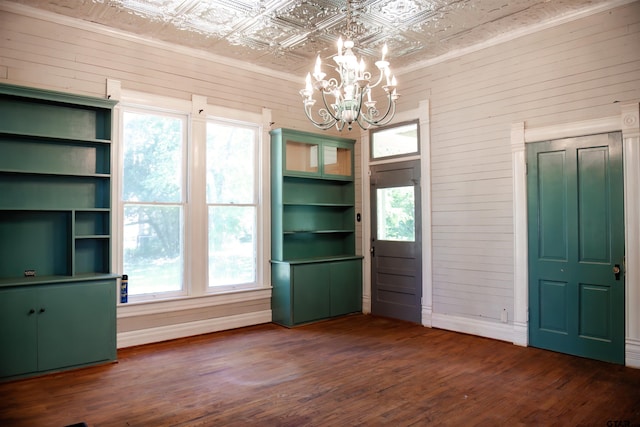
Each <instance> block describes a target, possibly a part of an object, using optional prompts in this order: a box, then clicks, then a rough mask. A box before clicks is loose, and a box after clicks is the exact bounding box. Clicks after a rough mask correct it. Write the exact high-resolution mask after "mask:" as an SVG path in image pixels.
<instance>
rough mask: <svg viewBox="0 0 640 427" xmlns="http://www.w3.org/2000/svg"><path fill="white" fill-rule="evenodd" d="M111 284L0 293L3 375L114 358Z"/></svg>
mask: <svg viewBox="0 0 640 427" xmlns="http://www.w3.org/2000/svg"><path fill="white" fill-rule="evenodd" d="M115 298H116V288H115V286H114V284H113V282H112V281H110V280H106V281H88V282H77V283H74V282H72V283H64V284H46V285H36V286H18V287H11V288H5V289H2V290H1V291H0V347H1V348H2V351H1V352H0V377H13V376H19V375H25V374H30V373H36V372H47V371H54V370H59V369H64V368H68V367H74V366H82V365H86V364H91V363H98V362H104V361H109V360H114V359H115V358H116V330H115V317H116V313H115V303H114V301H115Z"/></svg>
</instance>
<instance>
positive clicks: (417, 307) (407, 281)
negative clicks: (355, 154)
mask: <svg viewBox="0 0 640 427" xmlns="http://www.w3.org/2000/svg"><path fill="white" fill-rule="evenodd" d="M419 183H420V163H419V162H418V161H409V162H399V163H393V164H385V165H379V166H372V167H371V217H372V224H371V237H372V239H371V270H372V271H371V300H372V301H371V311H372V313H373V314H375V315H379V316H386V317H393V318H397V319H402V320H408V321H410V322H416V323H420V322H421V320H422V307H421V300H422V250H421V241H422V240H421V234H420V230H421V228H420V227H421V225H420V224H421V222H420V185H419Z"/></svg>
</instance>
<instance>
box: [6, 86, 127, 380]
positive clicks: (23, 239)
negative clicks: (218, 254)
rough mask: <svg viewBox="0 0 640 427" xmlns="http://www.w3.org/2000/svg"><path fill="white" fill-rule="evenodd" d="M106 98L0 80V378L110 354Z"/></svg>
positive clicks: (113, 279)
mask: <svg viewBox="0 0 640 427" xmlns="http://www.w3.org/2000/svg"><path fill="white" fill-rule="evenodd" d="M115 104H116V102H114V101H110V100H107V99H101V98H93V97H87V96H78V95H73V94H67V93H62V92H53V91H48V90H41V89H34V88H28V87H21V86H13V85H6V84H0V348H2V349H3V350H2V354H0V378H14V377H19V376H26V375H33V374H36V373H41V372H50V371H55V370H60V369H67V368H70V367H75V366H85V365H88V364H94V363H100V362H105V361H109V360H114V359H115V357H116V350H115V349H116V343H115V334H116V332H115V304H116V300H115V298H116V288H117V278H118V275H116V274H113V273H112V272H111V172H112V167H111V123H112V114H113V108H114V106H115Z"/></svg>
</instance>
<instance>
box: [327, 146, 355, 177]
mask: <svg viewBox="0 0 640 427" xmlns="http://www.w3.org/2000/svg"><path fill="white" fill-rule="evenodd" d="M352 157H353V153H352V148H351V147H350V146H345V145H342V144H331V143H325V144H323V146H322V173H323V175H324V176H327V177H334V178H351V177H353V170H352V166H353V160H352Z"/></svg>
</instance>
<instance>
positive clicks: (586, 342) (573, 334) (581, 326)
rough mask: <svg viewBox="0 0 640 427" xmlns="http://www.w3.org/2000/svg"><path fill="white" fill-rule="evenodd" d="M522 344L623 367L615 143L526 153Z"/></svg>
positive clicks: (596, 138) (543, 147)
mask: <svg viewBox="0 0 640 427" xmlns="http://www.w3.org/2000/svg"><path fill="white" fill-rule="evenodd" d="M527 166H528V174H527V187H528V205H529V206H528V217H529V343H530V345H532V346H535V347H540V348H545V349H548V350H554V351H559V352H563V353H569V354H573V355H577V356H583V357H588V358H592V359H599V360H604V361H609V362H614V363H624V268H623V263H624V218H623V170H622V137H621V134H620V133H610V134H599V135H590V136H584V137H578V138H567V139H560V140H554V141H547V142H540V143H535V144H529V145H528V146H527Z"/></svg>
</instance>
